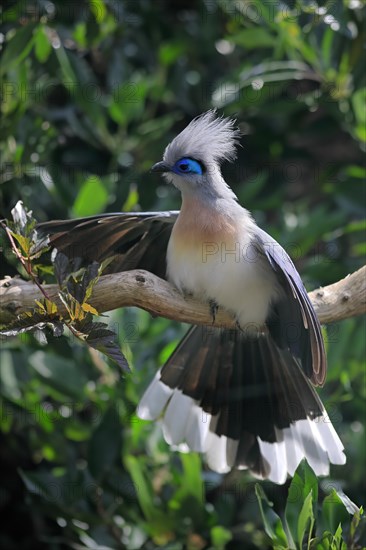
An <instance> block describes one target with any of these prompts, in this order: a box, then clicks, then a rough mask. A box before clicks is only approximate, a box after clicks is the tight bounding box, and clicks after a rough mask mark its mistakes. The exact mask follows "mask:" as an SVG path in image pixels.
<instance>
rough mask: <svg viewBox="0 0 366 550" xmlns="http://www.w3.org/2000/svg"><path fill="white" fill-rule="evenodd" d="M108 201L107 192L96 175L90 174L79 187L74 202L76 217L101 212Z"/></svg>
mask: <svg viewBox="0 0 366 550" xmlns="http://www.w3.org/2000/svg"><path fill="white" fill-rule="evenodd" d="M107 203H108V192H107V190H106V189H105V187H104V185H103V183H102V181H101V179H100V178H98V176H90V177H89V178H88V179H87V180H86V181H85V182H84V184H83V186H82V187H81V189H80V191H79V193H78V196H77V197H76V200H75V202H74V206H73V213H74V215H75V216H76V217H82V216H92V215H93V214H99V212H103V210H104V208H105V206H106V205H107Z"/></svg>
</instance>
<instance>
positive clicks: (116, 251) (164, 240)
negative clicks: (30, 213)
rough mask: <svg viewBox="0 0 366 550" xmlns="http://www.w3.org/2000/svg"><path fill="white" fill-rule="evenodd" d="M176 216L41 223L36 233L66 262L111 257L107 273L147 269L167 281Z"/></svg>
mask: <svg viewBox="0 0 366 550" xmlns="http://www.w3.org/2000/svg"><path fill="white" fill-rule="evenodd" d="M178 213H179V212H176V211H167V212H129V213H121V212H118V213H115V214H103V215H97V216H90V217H87V218H79V219H74V220H55V221H51V222H45V223H40V224H38V226H37V231H38V232H39V233H40V235H41V236H42V235H48V239H49V244H50V246H51V247H52V248H56V249H57V250H58V251H59V252H62V253H64V254H66V256H68V257H69V258H76V257H79V258H83V259H84V260H86V261H93V260H94V261H98V262H102V261H103V260H105V259H107V258H110V257H113V261H112V262H111V264H110V265H109V266H108V272H109V273H111V272H114V273H116V272H118V271H127V270H131V269H146V270H147V271H150V272H151V273H154V274H156V275H158V276H159V277H162V278H165V277H166V249H167V246H168V242H169V237H170V233H171V231H172V228H173V225H174V222H175V220H176V219H177V216H178Z"/></svg>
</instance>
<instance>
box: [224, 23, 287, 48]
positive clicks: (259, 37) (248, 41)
mask: <svg viewBox="0 0 366 550" xmlns="http://www.w3.org/2000/svg"><path fill="white" fill-rule="evenodd" d="M227 39H228V40H229V41H230V42H234V43H235V44H238V45H239V46H243V47H244V48H245V49H247V50H250V49H257V48H270V47H273V46H274V45H275V43H276V37H275V36H272V35H271V34H270V33H269V32H268V31H266V30H265V29H263V28H260V27H254V28H251V29H245V30H243V31H241V32H240V33H238V34H236V35H234V36H230V37H228V38H227Z"/></svg>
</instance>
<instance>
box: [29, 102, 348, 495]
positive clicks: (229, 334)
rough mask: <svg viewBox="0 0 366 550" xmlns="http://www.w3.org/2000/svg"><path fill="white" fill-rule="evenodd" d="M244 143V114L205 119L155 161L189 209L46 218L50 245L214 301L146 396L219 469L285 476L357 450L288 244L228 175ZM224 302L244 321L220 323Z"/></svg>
mask: <svg viewBox="0 0 366 550" xmlns="http://www.w3.org/2000/svg"><path fill="white" fill-rule="evenodd" d="M239 143H240V131H239V130H238V128H237V127H236V121H235V120H234V119H232V118H230V117H224V116H220V115H218V114H217V112H216V111H215V110H209V111H207V112H205V113H203V114H201V115H199V116H198V117H196V118H194V119H193V120H192V121H191V122H190V123H189V124H188V125H187V126H186V127H185V128H184V129H183V130H182V131H181V132H180V133H179V134H178V135H177V136H176V137H175V138H174V139H173V140H172V141H171V143H169V144H168V146H167V147H166V149H165V151H164V154H163V158H162V160H161V161H159V162H157V163H156V164H154V165H153V167H152V168H151V171H152V172H153V173H160V174H161V175H162V177H163V178H164V179H165V180H166V182H167V183H168V184H171V185H173V186H175V187H176V188H177V189H178V190H179V191H180V193H181V197H182V206H181V209H180V211H168V212H135V213H114V214H104V215H97V216H90V217H88V218H81V219H76V220H56V221H51V222H44V223H42V224H39V226H38V229H39V231H40V232H43V233H46V234H47V235H48V239H49V243H50V245H51V246H52V247H54V248H56V249H57V250H58V251H59V252H63V253H64V254H66V255H67V256H69V257H82V258H84V259H85V260H86V261H94V260H96V261H99V262H101V261H103V260H105V259H106V258H113V261H112V262H111V263H110V265H109V267H108V269H109V270H110V271H114V272H117V271H126V270H131V269H136V268H141V269H146V270H148V271H150V272H152V273H154V274H156V275H158V276H159V277H162V278H166V279H167V280H168V281H169V282H170V283H171V284H172V285H174V286H175V287H176V288H177V289H178V291H179V292H181V293H182V294H183V295H184V296H193V297H195V298H197V299H199V300H200V301H202V302H204V303H206V304H207V307H208V308H209V311H210V314H211V316H212V324H211V325H210V326H198V325H193V326H192V327H191V328H190V329H189V330H188V332H187V334H186V335H185V336H184V338H183V339H182V341H181V342H180V343H179V344H178V346H177V347H176V349H175V351H174V352H173V353H172V355H171V356H170V357H169V358H168V360H167V361H166V362H165V364H164V365H163V366H162V367H161V368H160V369H159V370H158V371H157V373H156V374H155V376H154V377H153V379H152V381H151V382H150V383H149V385H148V387H147V389H146V390H145V393H144V394H143V396H142V398H141V400H140V403H139V405H138V408H137V415H138V416H139V417H140V418H142V419H145V420H156V419H160V420H161V423H162V431H163V435H164V438H165V440H166V441H167V443H168V444H169V445H171V446H172V447H173V448H178V449H179V450H181V449H188V450H190V451H194V452H199V453H203V454H204V455H205V458H206V462H207V465H208V467H209V468H210V469H212V470H213V471H216V472H218V473H227V472H229V471H231V470H232V469H239V470H245V469H246V470H248V471H249V472H250V473H251V474H252V475H253V476H255V477H257V478H260V479H269V480H270V481H272V482H274V483H277V484H284V483H285V482H286V480H287V478H288V476H289V475H290V476H294V474H295V471H296V469H297V467H298V465H299V464H300V462H301V461H302V460H303V459H306V460H307V462H308V464H309V465H310V467H311V468H312V469H313V471H314V472H315V474H316V475H318V476H322V475H328V474H329V471H330V464H335V465H342V464H344V463H345V462H346V456H345V453H344V447H343V444H342V442H341V440H340V438H339V436H338V435H337V433H336V431H335V429H334V427H333V425H332V423H331V420H330V418H329V416H328V414H327V412H326V410H325V408H324V406H323V404H322V402H321V400H320V398H319V396H318V394H317V392H316V390H315V386H321V385H323V384H324V381H325V376H326V370H327V359H326V353H325V348H324V341H323V337H322V332H321V326H320V323H319V321H318V318H317V316H316V313H315V311H314V308H313V306H312V304H311V301H310V299H309V297H308V295H307V292H306V289H305V287H304V285H303V282H302V280H301V277H300V275H299V273H298V271H297V270H296V268H295V266H294V264H293V262H292V260H291V259H290V257H289V255H288V254H287V253H286V251H285V250H284V248H283V247H282V246H281V245H280V244H279V243H278V242H277V241H276V240H274V239H273V238H272V237H271V236H270V235H268V234H267V233H266V232H265V231H264V230H263V229H261V228H259V226H258V225H257V224H256V222H255V220H254V218H253V217H252V215H251V213H250V212H249V211H248V210H247V209H246V208H244V207H243V206H241V205H240V204H239V202H238V199H237V197H236V195H235V194H234V192H233V190H232V189H231V188H230V187H229V185H228V184H227V183H226V181H225V180H224V178H223V175H222V171H221V166H222V163H223V162H224V161H229V162H233V161H234V160H235V158H236V155H237V147H238V145H239ZM218 309H223V310H225V311H227V312H228V313H230V314H231V315H232V317H233V319H234V320H235V328H233V329H225V328H220V327H216V326H215V314H216V312H217V310H218Z"/></svg>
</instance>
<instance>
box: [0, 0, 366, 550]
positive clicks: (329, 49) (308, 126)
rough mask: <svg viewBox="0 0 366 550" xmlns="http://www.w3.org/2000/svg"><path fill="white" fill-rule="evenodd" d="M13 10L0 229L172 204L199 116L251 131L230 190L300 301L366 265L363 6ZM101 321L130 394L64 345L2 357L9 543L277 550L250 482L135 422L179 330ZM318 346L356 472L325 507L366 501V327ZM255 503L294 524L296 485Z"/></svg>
mask: <svg viewBox="0 0 366 550" xmlns="http://www.w3.org/2000/svg"><path fill="white" fill-rule="evenodd" d="M5 4H6V5H5V7H3V14H2V23H1V34H0V37H1V45H2V48H3V49H2V59H1V69H0V71H1V72H0V74H1V78H2V84H1V90H2V106H1V110H2V112H1V119H2V120H1V144H0V150H1V158H2V160H1V175H0V178H1V179H0V183H1V185H0V196H1V211H0V215H1V217H8V218H9V217H10V209H11V208H12V207H13V206H14V205H15V203H16V202H17V201H18V200H19V199H22V200H23V202H24V204H25V205H26V206H27V207H28V208H29V209H31V210H33V214H34V216H35V217H36V218H37V219H38V220H39V221H44V220H49V219H55V218H69V217H76V216H84V215H89V214H97V213H99V212H106V211H108V212H112V211H119V210H164V209H177V208H179V205H180V200H179V195H178V193H177V192H176V191H175V190H174V189H172V188H168V186H166V185H165V184H164V183H163V182H162V180H161V179H160V178H159V177H157V176H156V175H154V174H149V168H150V167H151V165H152V164H153V163H155V162H156V161H158V160H160V159H161V156H162V152H163V150H164V148H165V146H166V145H167V143H168V142H169V141H170V140H171V139H172V138H173V137H174V135H175V134H176V133H177V132H178V131H180V130H181V129H182V128H183V127H184V126H185V125H186V124H187V123H188V122H189V121H190V120H191V119H192V117H194V116H196V115H197V114H199V113H201V112H202V111H204V110H206V109H208V108H211V107H217V108H218V109H219V111H220V112H222V113H224V114H225V115H234V116H235V117H236V118H237V121H238V124H239V126H240V128H241V131H242V133H243V139H242V145H243V147H242V148H241V149H240V151H239V159H238V162H237V163H236V164H234V165H231V166H230V165H227V166H224V175H225V177H226V178H227V180H228V181H229V182H230V184H232V186H233V189H234V191H235V192H236V194H237V195H238V197H239V200H240V202H241V203H242V204H243V205H245V206H246V207H247V208H249V209H250V210H252V211H253V213H254V216H255V218H256V220H257V221H258V223H259V224H260V225H261V226H262V227H263V228H264V229H265V230H266V231H268V232H269V233H271V234H272V235H273V236H274V237H275V238H276V239H277V240H279V242H280V243H281V244H282V245H283V246H285V248H286V249H287V250H288V251H289V253H290V254H291V255H292V256H293V258H294V259H295V261H296V264H297V266H298V268H299V270H300V272H301V274H302V276H303V278H304V280H305V282H306V284H307V286H308V288H309V289H311V288H315V287H317V286H319V285H326V284H329V283H332V282H335V281H336V280H338V279H340V278H341V277H344V276H345V275H347V274H348V273H349V272H352V271H354V270H355V269H357V268H358V267H359V266H361V265H362V264H363V263H364V259H365V252H366V243H365V221H364V219H365V198H366V197H365V187H364V178H365V164H364V160H365V156H364V153H365V147H366V128H365V123H366V113H365V102H366V87H365V86H366V84H365V75H364V61H365V55H364V47H365V5H364V3H363V2H362V1H361V0H344V1H343V2H342V1H340V0H331V1H329V2H323V1H320V2H316V1H308V0H301V1H291V0H287V1H283V2H279V1H272V0H268V1H265V2H259V1H258V0H250V2H249V1H248V2H247V1H246V0H236V1H229V0H226V1H225V0H224V1H222V2H221V1H219V0H217V1H215V0H212V1H211V0H206V1H199V0H197V1H194V0H177V1H176V2H169V1H168V0H158V1H156V2H154V1H153V0H126V1H123V0H90V1H86V0H79V1H74V0H66V1H56V0H38V1H37V0H36V1H33V0H29V1H25V0H24V1H18V2H5ZM2 246H3V248H5V255H4V256H2V261H1V276H4V275H14V274H15V273H16V272H17V270H18V266H17V264H16V262H15V259H14V258H13V256H12V255H11V254H10V253H8V251H7V250H6V249H7V247H8V244H7V243H6V241H5V239H4V237H2ZM109 324H110V326H111V327H112V328H114V330H115V331H116V333H117V334H118V338H119V342H120V345H121V346H122V348H123V350H124V352H125V353H126V354H127V356H128V358H129V361H130V364H131V367H132V372H131V374H129V375H126V376H124V377H121V375H120V373H119V372H118V371H117V369H116V368H115V366H114V365H113V364H112V363H109V362H108V361H107V360H106V359H105V358H103V357H101V356H100V355H99V354H97V353H96V352H95V353H94V352H92V351H91V350H90V349H87V348H86V347H84V346H82V345H81V344H80V343H77V342H75V341H74V340H73V339H72V338H67V337H65V336H63V337H61V338H53V337H50V338H49V342H48V344H45V343H44V342H43V341H42V340H39V339H37V338H35V337H34V336H32V335H29V334H27V335H22V336H21V337H19V338H12V339H8V340H6V341H4V340H3V341H2V343H1V366H0V379H1V390H0V395H1V416H0V427H1V435H0V441H1V444H0V480H1V499H0V510H1V518H2V523H3V528H2V531H1V534H0V546H1V548H4V549H6V550H13V549H14V550H15V549H19V548H21V549H22V550H33V549H34V550H35V549H37V550H38V549H40V548H51V549H54V550H60V549H64V548H75V549H79V548H93V549H97V548H99V549H107V548H112V549H114V548H127V549H131V550H133V549H139V548H145V549H152V548H157V547H159V548H160V547H161V548H167V549H170V550H180V549H183V548H188V549H192V550H193V549H203V548H215V549H216V548H217V549H221V548H229V549H236V548H245V549H249V550H250V549H252V548H253V549H254V548H261V549H265V548H271V547H273V545H274V543H273V541H272V542H271V541H270V539H269V538H268V536H267V535H266V534H265V531H264V528H263V523H262V519H261V517H260V514H259V508H258V503H257V500H256V497H255V493H254V480H253V478H251V477H250V476H249V475H248V474H247V473H245V472H232V473H231V474H229V475H227V476H221V475H218V474H214V473H213V472H210V471H209V470H208V469H207V467H206V466H205V464H204V461H203V462H202V460H201V458H200V457H199V456H197V455H195V454H193V453H192V454H187V455H181V454H178V453H176V452H174V451H172V450H170V449H169V448H168V447H167V445H166V444H165V443H164V442H163V441H162V437H161V432H160V427H159V424H158V423H149V422H143V421H140V420H138V419H137V418H136V416H135V408H136V405H137V403H138V400H139V396H141V394H142V392H143V390H144V388H145V387H146V385H147V383H148V381H149V380H150V379H151V377H152V376H153V374H154V373H155V371H156V369H157V368H158V366H159V365H160V364H161V363H162V362H163V361H164V359H165V358H166V357H167V356H168V355H169V353H170V352H171V351H172V349H173V348H174V346H175V345H176V343H177V341H178V339H179V337H180V336H181V335H182V334H183V333H184V330H185V327H182V326H180V325H178V324H174V323H171V322H168V321H166V320H164V319H154V320H152V319H151V318H150V317H149V315H148V314H146V313H145V312H141V311H137V310H134V309H131V310H124V311H116V312H113V313H112V314H110V316H109ZM326 340H327V348H328V357H329V374H328V379H327V384H326V386H325V388H323V389H322V390H321V391H320V394H321V397H322V399H323V401H324V402H325V404H326V406H327V408H328V412H329V415H330V417H331V419H332V421H333V424H334V426H335V428H336V430H337V431H338V433H339V434H340V436H341V438H342V440H343V442H344V444H345V447H346V449H347V457H348V461H347V464H346V466H344V467H333V468H332V470H331V476H330V477H329V478H325V479H322V480H320V482H319V502H321V501H322V500H323V499H324V496H325V495H326V494H329V492H330V490H331V489H332V488H336V489H342V490H344V492H345V493H346V494H347V495H348V496H349V497H350V498H351V499H352V500H353V501H354V502H355V503H356V504H357V505H358V506H360V505H362V504H363V503H365V474H364V472H365V463H366V453H365V445H364V440H365V397H366V396H365V384H364V374H365V372H364V363H363V361H364V356H365V349H364V348H365V320H364V319H363V318H358V319H349V320H347V321H344V322H342V323H337V324H334V325H330V326H328V327H327V333H326ZM362 464H363V465H364V466H362ZM261 486H262V487H263V488H264V490H265V491H266V493H267V495H268V496H269V498H270V500H272V501H273V502H274V509H275V510H276V512H277V513H278V514H279V515H282V514H283V511H284V508H285V504H286V498H287V493H288V484H286V485H285V486H283V487H278V486H274V485H272V484H270V483H267V482H263V483H262V482H261ZM269 512H270V510H269ZM319 523H320V524H321V522H319ZM305 547H308V546H305ZM309 547H310V546H309ZM356 547H357V546H354V548H356ZM358 547H359V548H361V547H362V544H361V543H360V545H359V546H358ZM317 548H328V546H317ZM329 548H330V546H329ZM332 548H333V547H332ZM334 548H338V546H337V547H336V546H334ZM339 548H340V546H339Z"/></svg>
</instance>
